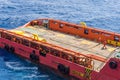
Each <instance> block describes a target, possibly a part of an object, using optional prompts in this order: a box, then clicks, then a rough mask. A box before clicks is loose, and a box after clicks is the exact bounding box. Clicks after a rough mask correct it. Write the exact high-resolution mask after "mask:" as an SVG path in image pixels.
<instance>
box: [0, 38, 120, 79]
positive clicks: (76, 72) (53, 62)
mask: <svg viewBox="0 0 120 80" xmlns="http://www.w3.org/2000/svg"><path fill="white" fill-rule="evenodd" d="M5 44H8V45H9V46H13V47H14V48H15V53H16V54H17V55H19V56H22V57H24V58H25V59H30V53H31V52H32V51H33V50H35V49H33V48H29V47H27V46H24V45H22V44H17V43H15V42H11V41H9V40H6V39H3V38H1V39H0V46H1V47H2V48H4V45H5ZM35 52H36V55H38V56H39V63H41V64H44V65H46V66H49V67H51V68H54V69H55V70H57V69H58V64H59V63H60V64H63V65H65V66H69V68H70V73H69V74H70V76H74V77H77V78H78V79H80V80H118V79H115V78H113V77H109V76H108V74H105V71H106V69H105V70H102V71H101V72H100V73H98V72H95V71H92V72H91V74H90V77H89V79H85V78H84V76H85V67H82V66H80V65H78V64H75V63H73V62H70V61H67V60H64V59H61V58H59V57H56V56H53V55H50V54H47V55H46V57H44V56H40V54H39V51H38V50H35ZM106 68H107V67H106ZM108 69H109V68H108ZM109 71H110V70H109ZM110 72H111V71H110ZM117 77H118V76H117ZM118 78H119V77H118Z"/></svg>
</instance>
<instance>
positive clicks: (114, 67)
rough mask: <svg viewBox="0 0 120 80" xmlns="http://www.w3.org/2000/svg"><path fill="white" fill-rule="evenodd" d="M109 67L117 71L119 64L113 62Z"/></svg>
mask: <svg viewBox="0 0 120 80" xmlns="http://www.w3.org/2000/svg"><path fill="white" fill-rule="evenodd" d="M109 67H110V68H111V69H116V68H117V67H118V64H117V62H116V61H111V62H110V63H109Z"/></svg>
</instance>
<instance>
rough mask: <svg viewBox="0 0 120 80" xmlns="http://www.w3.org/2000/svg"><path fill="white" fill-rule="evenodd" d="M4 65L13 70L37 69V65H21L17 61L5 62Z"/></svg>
mask: <svg viewBox="0 0 120 80" xmlns="http://www.w3.org/2000/svg"><path fill="white" fill-rule="evenodd" d="M5 64H6V66H7V67H8V68H10V69H13V70H37V69H38V68H37V67H21V66H19V63H18V62H6V63H5Z"/></svg>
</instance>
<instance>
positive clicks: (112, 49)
mask: <svg viewBox="0 0 120 80" xmlns="http://www.w3.org/2000/svg"><path fill="white" fill-rule="evenodd" d="M107 50H108V51H110V52H111V51H114V50H115V48H108V49H107Z"/></svg>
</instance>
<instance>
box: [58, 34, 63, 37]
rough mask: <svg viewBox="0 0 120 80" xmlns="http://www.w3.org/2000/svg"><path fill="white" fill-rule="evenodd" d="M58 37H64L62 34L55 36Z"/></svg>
mask: <svg viewBox="0 0 120 80" xmlns="http://www.w3.org/2000/svg"><path fill="white" fill-rule="evenodd" d="M57 36H58V37H65V35H63V34H57Z"/></svg>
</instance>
